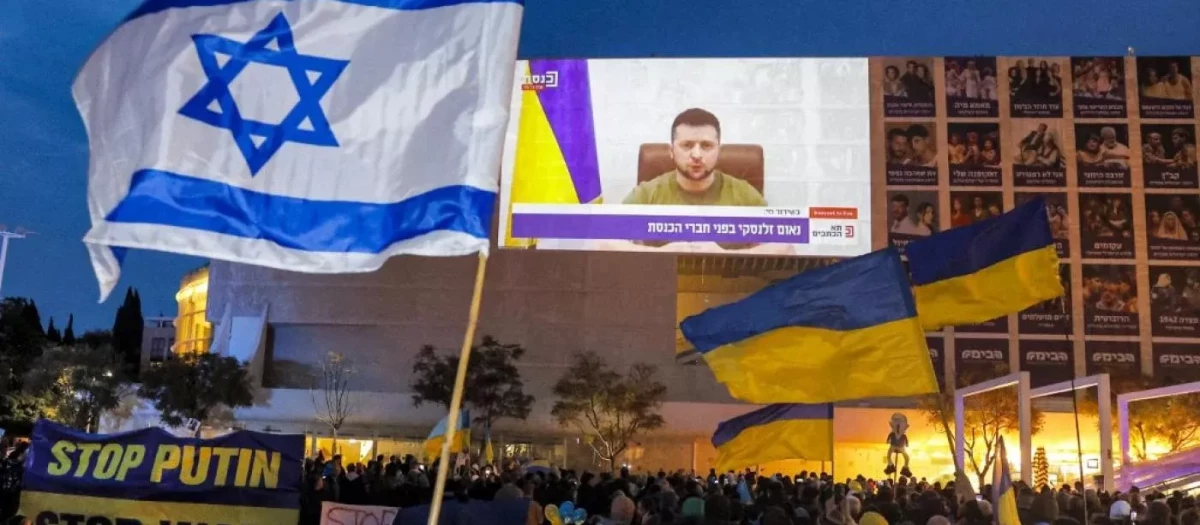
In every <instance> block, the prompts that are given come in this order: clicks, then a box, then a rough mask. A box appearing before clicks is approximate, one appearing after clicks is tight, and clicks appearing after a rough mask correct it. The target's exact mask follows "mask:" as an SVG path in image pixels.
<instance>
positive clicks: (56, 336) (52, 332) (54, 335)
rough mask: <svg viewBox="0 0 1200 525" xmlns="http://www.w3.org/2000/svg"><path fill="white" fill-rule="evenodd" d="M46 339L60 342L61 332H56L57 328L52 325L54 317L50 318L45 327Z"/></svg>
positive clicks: (55, 342)
mask: <svg viewBox="0 0 1200 525" xmlns="http://www.w3.org/2000/svg"><path fill="white" fill-rule="evenodd" d="M46 341H48V342H50V343H52V344H59V343H62V334H60V333H59V332H58V328H57V327H55V326H54V318H53V317H51V318H50V325H49V326H47V327H46Z"/></svg>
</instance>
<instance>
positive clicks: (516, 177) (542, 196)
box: [506, 59, 602, 246]
mask: <svg viewBox="0 0 1200 525" xmlns="http://www.w3.org/2000/svg"><path fill="white" fill-rule="evenodd" d="M524 66H525V69H524V71H523V73H524V78H525V81H524V82H522V85H521V109H520V111H519V112H517V114H516V115H515V116H514V117H513V118H515V119H517V123H518V124H517V126H518V131H517V137H516V159H515V161H514V164H513V175H512V194H511V196H510V200H511V204H510V205H509V211H510V213H511V211H512V205H513V204H593V203H599V202H600V201H601V197H602V192H601V186H600V161H599V157H598V155H597V153H596V152H597V149H596V129H595V122H594V119H593V115H592V92H591V80H590V76H589V75H588V62H587V60H583V59H539V60H530V61H527V62H525V63H524ZM518 67H520V66H518ZM506 234H507V241H506V244H507V245H508V246H520V245H522V244H532V241H533V240H531V239H514V238H513V237H512V222H511V221H510V222H509V223H508V232H506Z"/></svg>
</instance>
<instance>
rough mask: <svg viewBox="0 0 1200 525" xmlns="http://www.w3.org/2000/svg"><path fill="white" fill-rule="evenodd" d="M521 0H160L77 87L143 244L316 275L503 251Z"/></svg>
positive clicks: (108, 192) (129, 227) (116, 227)
mask: <svg viewBox="0 0 1200 525" xmlns="http://www.w3.org/2000/svg"><path fill="white" fill-rule="evenodd" d="M522 4H523V1H522V0H149V1H147V2H145V3H144V4H143V5H142V6H141V7H139V8H138V9H137V10H136V11H134V12H133V13H132V14H131V15H130V16H129V17H128V18H126V19H125V21H123V22H122V23H121V25H120V26H118V27H117V29H116V30H115V31H114V32H113V33H112V34H111V35H110V36H109V37H108V38H107V39H106V40H105V41H104V42H103V43H102V44H101V45H100V47H99V48H98V49H97V50H96V51H95V52H94V53H93V54H92V56H91V57H90V58H89V59H88V61H87V63H86V64H85V65H84V66H83V68H82V70H81V71H80V72H79V75H78V76H77V77H76V79H75V84H74V86H73V90H72V91H73V94H74V97H75V101H76V105H77V106H78V107H79V111H80V113H81V114H82V116H83V120H84V123H85V125H86V127H87V131H88V140H89V144H90V146H91V166H90V169H89V184H88V207H89V211H90V214H91V218H92V228H91V230H90V231H88V233H87V235H86V236H85V238H84V242H85V243H86V244H87V246H88V248H89V253H90V255H91V258H92V263H93V266H94V268H95V270H96V275H97V278H98V279H99V281H100V292H101V299H102V300H103V298H104V297H106V296H107V295H108V293H109V292H110V291H111V290H112V289H113V287H115V286H116V283H117V280H118V278H119V277H120V260H121V259H122V258H123V255H124V253H125V251H126V249H128V248H140V249H150V250H160V251H169V252H177V253H184V254H189V255H195V256H201V257H208V258H214V259H223V260H229V261H235V262H241V263H248V264H256V265H261V266H269V267H274V268H281V269H286V270H293V271H302V272H322V273H341V272H365V271H372V270H375V269H378V268H379V267H380V266H381V265H382V264H383V263H384V261H385V260H386V259H387V258H388V257H390V256H393V255H398V254H417V255H429V256H453V255H464V254H469V253H475V252H480V251H486V250H487V249H488V243H489V236H490V233H491V221H492V215H493V208H494V206H495V199H496V189H497V177H498V173H499V172H500V158H501V151H502V147H503V141H504V132H505V129H506V126H507V121H508V109H509V101H510V90H511V88H512V76H513V73H514V66H513V64H514V63H515V60H516V50H517V39H518V34H519V30H520V22H521V14H522V9H523V5H522Z"/></svg>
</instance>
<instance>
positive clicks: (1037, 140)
mask: <svg viewBox="0 0 1200 525" xmlns="http://www.w3.org/2000/svg"><path fill="white" fill-rule="evenodd" d="M1009 130H1010V133H1009V137H1010V138H1011V142H1010V143H1011V144H1013V145H1014V146H1013V150H1014V151H1012V152H1011V155H1010V157H1011V162H1012V167H1013V186H1017V187H1056V188H1063V187H1066V185H1067V148H1069V146H1068V145H1067V144H1065V143H1064V142H1063V140H1062V125H1061V124H1060V121H1058V120H1046V119H1025V120H1015V121H1013V125H1012V126H1010V127H1009Z"/></svg>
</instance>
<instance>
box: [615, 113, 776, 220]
mask: <svg viewBox="0 0 1200 525" xmlns="http://www.w3.org/2000/svg"><path fill="white" fill-rule="evenodd" d="M670 154H671V160H672V161H674V162H675V169H673V170H671V171H668V172H666V173H664V174H662V175H659V176H657V177H655V178H653V179H650V180H648V181H646V182H643V183H641V184H638V185H637V187H635V188H634V189H633V191H631V192H629V196H627V197H625V200H624V201H622V204H675V205H688V204H698V205H705V206H766V205H767V201H766V200H765V199H763V196H762V194H760V193H759V192H758V190H756V189H754V186H751V185H750V183H748V182H746V181H744V180H742V179H739V178H737V177H734V176H732V175H729V174H726V173H724V172H722V171H720V170H718V169H717V160H718V159H719V158H720V156H721V123H720V122H719V121H718V120H717V117H716V116H715V115H713V114H712V113H709V112H707V111H705V110H703V109H698V108H692V109H689V110H686V111H684V112H683V113H680V114H679V116H677V117H675V122H673V123H672V124H671V150H670Z"/></svg>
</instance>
